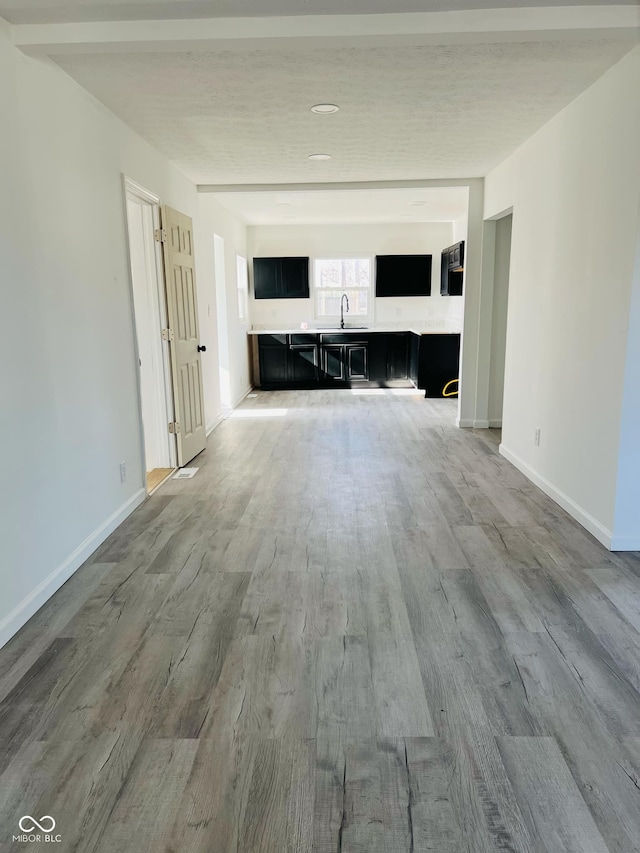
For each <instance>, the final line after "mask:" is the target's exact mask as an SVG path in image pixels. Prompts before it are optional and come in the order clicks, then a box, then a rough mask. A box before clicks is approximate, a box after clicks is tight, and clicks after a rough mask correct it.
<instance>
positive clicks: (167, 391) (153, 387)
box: [124, 178, 177, 494]
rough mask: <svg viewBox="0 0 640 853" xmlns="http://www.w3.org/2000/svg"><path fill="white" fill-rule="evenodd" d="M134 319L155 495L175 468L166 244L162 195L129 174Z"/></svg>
mask: <svg viewBox="0 0 640 853" xmlns="http://www.w3.org/2000/svg"><path fill="white" fill-rule="evenodd" d="M124 185H125V200H126V211H127V232H128V242H129V263H130V268H131V289H132V301H133V316H134V321H135V339H136V354H137V359H138V388H139V396H140V416H141V422H142V458H143V463H144V470H143V476H144V479H145V483H146V489H147V494H150V493H151V492H152V491H154V490H155V489H156V488H158V486H159V485H160V484H161V483H162V482H164V480H165V479H166V478H167V477H169V476H170V475H171V474H172V473H173V471H174V470H175V469H176V465H177V452H176V442H175V435H173V434H171V433H170V432H169V429H168V425H169V424H171V423H173V421H174V420H175V418H174V402H173V392H172V385H171V363H170V357H171V356H170V352H169V343H168V341H167V340H164V339H163V329H166V328H168V323H167V304H166V292H165V285H164V275H163V265H162V255H161V246H160V244H159V243H158V242H156V239H155V234H156V232H157V231H158V229H159V228H160V200H159V199H158V198H157V197H156V196H154V195H153V194H152V193H149V192H148V191H147V190H145V189H144V188H142V187H140V186H138V185H137V184H135V183H134V182H133V181H131V180H129V179H128V178H125V179H124Z"/></svg>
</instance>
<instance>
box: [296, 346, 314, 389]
mask: <svg viewBox="0 0 640 853" xmlns="http://www.w3.org/2000/svg"><path fill="white" fill-rule="evenodd" d="M289 381H291V382H304V383H307V382H317V381H318V347H317V346H316V345H315V344H291V346H290V349H289Z"/></svg>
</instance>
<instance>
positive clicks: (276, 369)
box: [259, 335, 289, 385]
mask: <svg viewBox="0 0 640 853" xmlns="http://www.w3.org/2000/svg"><path fill="white" fill-rule="evenodd" d="M277 337H278V338H280V337H282V338H284V342H282V341H278V340H277V338H276V336H275V335H260V345H259V358H260V376H261V377H262V381H263V382H265V383H267V384H269V385H282V384H284V383H285V382H287V381H288V379H289V370H288V367H289V346H288V344H287V340H286V338H287V336H286V335H278V336H277Z"/></svg>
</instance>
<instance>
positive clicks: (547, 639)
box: [0, 391, 640, 853]
mask: <svg viewBox="0 0 640 853" xmlns="http://www.w3.org/2000/svg"><path fill="white" fill-rule="evenodd" d="M454 416H455V402H454V401H451V400H425V399H423V398H422V396H421V395H419V394H415V393H412V392H407V391H395V392H393V391H386V392H385V391H382V392H378V391H367V392H364V393H352V392H350V391H328V392H323V391H311V392H293V391H291V392H272V393H260V394H258V395H257V396H256V397H255V398H250V399H248V400H246V401H245V402H244V403H243V404H242V406H241V407H240V408H239V409H238V410H236V412H235V413H234V414H233V416H232V417H231V418H230V419H229V420H227V421H225V422H224V423H223V424H222V425H221V426H220V427H219V428H218V429H217V430H216V431H215V432H214V433H213V434H212V436H211V437H210V439H209V444H208V449H207V450H206V451H205V452H204V453H203V454H201V455H200V456H199V457H198V459H197V461H196V462H195V463H194V464H196V465H197V466H199V468H200V470H199V472H198V474H197V476H196V477H195V478H194V479H192V480H184V481H177V480H173V479H169V480H167V481H166V482H165V483H164V484H163V486H162V487H161V488H160V489H159V490H158V491H157V492H156V493H155V494H154V495H153V496H152V497H150V498H149V500H147V501H146V502H145V503H144V504H143V505H142V506H141V507H140V508H139V509H138V510H136V512H135V513H134V514H133V515H132V516H131V517H130V518H129V519H128V520H127V521H126V522H125V523H124V524H123V525H121V527H120V528H118V530H116V531H115V533H113V534H112V536H111V537H110V538H109V539H108V540H107V541H106V542H105V543H104V544H103V545H102V546H101V547H100V549H99V550H98V551H97V552H96V553H95V554H94V555H93V557H92V558H91V559H90V560H89V561H88V562H87V563H86V564H85V565H84V566H83V567H82V568H81V569H80V570H79V571H78V572H77V573H76V574H75V575H74V577H73V578H71V580H69V581H68V582H67V583H66V584H65V586H64V587H63V588H62V589H61V590H60V591H59V592H58V593H57V594H56V595H55V596H54V597H53V598H52V599H51V600H50V601H49V602H48V603H47V604H46V605H45V606H44V607H43V608H42V609H41V610H40V611H39V612H38V613H37V614H36V615H35V616H34V617H33V619H32V620H31V621H30V622H29V623H28V624H27V625H26V626H25V627H24V628H23V630H22V631H21V632H20V633H19V634H18V635H17V636H16V637H15V638H14V639H13V640H12V641H11V642H10V643H9V644H8V645H7V646H6V647H5V648H4V649H2V650H1V651H0V774H1V776H0V850H1V851H5V850H6V851H15V850H24V849H27V848H29V849H32V848H35V849H45V848H44V844H43V845H37V844H35V845H34V844H30V843H22V842H20V841H16V842H13V841H12V836H13V835H15V834H18V833H19V829H18V821H19V819H20V818H21V817H22V816H23V815H32V816H34V817H35V818H36V819H38V818H40V817H41V816H44V815H51V816H53V817H54V818H55V820H56V822H57V827H56V832H57V833H59V834H60V835H61V836H62V841H61V843H59V844H58V845H57V849H58V850H61V851H81V853H84V851H86V853H94V851H95V852H96V853H106V851H118V853H128V851H131V853H142V852H143V851H149V853H151V851H153V853H162V851H164V853H365V851H366V853H427V851H436V853H504V851H510V853H640V554H624V555H623V554H620V555H615V554H609V553H608V552H607V551H606V550H605V549H604V548H602V547H601V546H600V545H599V544H598V543H597V542H596V541H595V540H594V539H593V538H592V537H591V536H590V535H589V534H588V533H586V532H585V531H584V530H583V529H582V528H581V527H580V526H579V525H578V524H577V523H576V522H574V521H573V520H572V519H571V518H570V517H569V516H567V515H566V514H565V513H564V512H563V511H562V510H561V509H560V508H559V507H558V506H557V505H556V504H555V503H553V502H552V501H551V500H549V499H548V498H547V497H546V496H545V495H544V494H542V493H541V492H540V491H539V490H538V489H536V488H535V487H534V486H533V485H532V484H531V483H529V482H528V481H527V480H526V479H525V478H524V477H523V476H522V475H521V474H520V473H519V472H518V471H516V470H515V469H514V468H513V467H512V466H511V465H510V464H509V463H508V462H506V461H505V460H504V459H503V458H501V457H500V456H499V455H498V452H497V446H498V441H499V436H498V434H497V432H496V431H488V430H480V431H468V430H458V429H456V428H455V426H454V425H453V420H454Z"/></svg>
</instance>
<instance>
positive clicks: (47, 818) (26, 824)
mask: <svg viewBox="0 0 640 853" xmlns="http://www.w3.org/2000/svg"><path fill="white" fill-rule="evenodd" d="M18 826H19V827H20V829H21V830H22V835H14V836H13V838H12V840H13V841H21V842H22V843H24V842H27V841H31V842H36V843H38V842H43V841H44V842H45V843H48V844H58V843H59V842H60V841H62V836H61V835H53V831H54V829H55V828H56V822H55V820H54V819H53V818H52V817H51V815H48V814H46V815H43V817H41V818H40V820H36V819H35V817H31V815H30V814H26V815H23V816H22V817H21V818H20V820H19V821H18Z"/></svg>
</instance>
